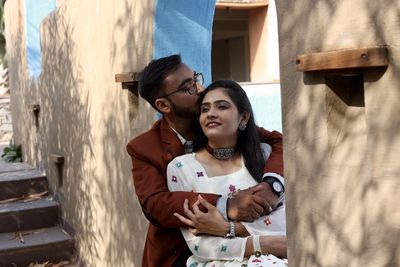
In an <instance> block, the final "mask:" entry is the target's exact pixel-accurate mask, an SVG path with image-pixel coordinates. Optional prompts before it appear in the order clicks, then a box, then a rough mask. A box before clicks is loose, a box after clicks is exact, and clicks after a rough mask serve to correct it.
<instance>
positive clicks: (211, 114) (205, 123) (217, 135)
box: [199, 87, 243, 146]
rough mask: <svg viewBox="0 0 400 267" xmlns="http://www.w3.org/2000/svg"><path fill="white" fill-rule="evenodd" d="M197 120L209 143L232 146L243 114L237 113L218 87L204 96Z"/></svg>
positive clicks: (222, 90) (230, 101) (230, 100)
mask: <svg viewBox="0 0 400 267" xmlns="http://www.w3.org/2000/svg"><path fill="white" fill-rule="evenodd" d="M199 120H200V125H201V129H202V130H203V132H204V134H205V135H206V136H207V138H208V140H209V142H210V143H214V142H217V144H218V145H227V146H234V145H235V144H236V140H237V136H238V131H239V130H238V128H239V124H240V123H241V122H242V120H243V116H242V115H240V114H239V111H238V109H237V107H236V106H235V104H234V103H233V101H232V99H231V98H230V97H229V96H228V94H227V93H226V92H225V89H224V88H221V87H218V88H216V89H214V90H212V91H210V92H208V93H207V94H206V96H205V97H204V99H203V102H202V104H201V108H200V119H199ZM217 144H216V145H217Z"/></svg>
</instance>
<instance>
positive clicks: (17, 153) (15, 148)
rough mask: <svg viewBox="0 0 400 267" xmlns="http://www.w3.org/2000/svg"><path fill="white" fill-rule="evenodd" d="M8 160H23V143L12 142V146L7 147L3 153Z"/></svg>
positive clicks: (2, 156) (3, 156)
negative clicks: (15, 143)
mask: <svg viewBox="0 0 400 267" xmlns="http://www.w3.org/2000/svg"><path fill="white" fill-rule="evenodd" d="M1 158H3V159H4V160H5V161H7V162H21V161H22V150H21V145H14V144H10V146H8V147H5V148H4V150H3V155H1Z"/></svg>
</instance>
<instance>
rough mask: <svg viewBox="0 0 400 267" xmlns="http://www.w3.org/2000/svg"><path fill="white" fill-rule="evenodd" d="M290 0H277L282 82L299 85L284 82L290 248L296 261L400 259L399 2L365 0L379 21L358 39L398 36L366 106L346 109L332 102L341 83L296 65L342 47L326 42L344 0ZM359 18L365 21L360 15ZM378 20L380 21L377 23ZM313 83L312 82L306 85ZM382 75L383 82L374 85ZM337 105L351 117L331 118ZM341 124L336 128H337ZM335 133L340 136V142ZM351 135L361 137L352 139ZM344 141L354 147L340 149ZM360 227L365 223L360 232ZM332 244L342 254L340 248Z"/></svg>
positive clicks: (374, 77) (367, 91) (368, 82)
mask: <svg viewBox="0 0 400 267" xmlns="http://www.w3.org/2000/svg"><path fill="white" fill-rule="evenodd" d="M284 2H286V3H287V4H282V2H281V3H279V1H278V3H277V5H278V19H279V18H281V19H279V20H281V21H279V32H280V33H279V34H280V37H282V36H284V37H285V38H284V40H282V38H281V40H280V46H281V47H280V51H281V59H282V61H281V82H282V88H285V86H287V85H292V88H285V89H286V90H285V89H283V90H282V101H283V122H284V124H283V125H284V128H283V132H284V135H285V139H286V141H285V142H286V143H285V146H286V147H285V162H286V167H289V168H287V169H286V170H285V176H286V177H287V179H286V180H287V183H288V184H290V187H289V188H288V191H287V203H288V206H289V208H290V209H289V208H288V210H290V211H299V212H290V211H289V212H288V214H287V216H288V235H289V247H290V248H292V249H293V250H289V257H290V258H292V259H296V260H298V262H296V263H294V266H367V265H368V266H373V264H372V263H371V259H374V258H375V256H379V257H376V258H377V259H379V261H378V262H376V265H379V266H399V265H400V262H399V260H400V259H399V257H398V255H399V252H400V244H399V243H398V240H399V239H400V231H399V229H398V227H396V224H397V225H398V220H399V216H398V215H396V216H397V217H396V216H392V215H393V213H392V211H393V210H395V209H396V207H397V206H396V205H395V203H394V198H395V196H396V195H398V194H399V190H398V185H399V184H398V182H397V181H398V179H395V177H399V176H400V166H399V165H398V164H396V165H395V164H394V159H395V153H399V149H398V148H395V147H396V145H397V147H399V146H398V145H399V144H400V137H399V135H398V132H399V130H400V129H399V126H397V124H396V125H394V124H393V123H394V122H397V121H398V114H399V112H400V107H399V105H394V102H393V98H394V99H399V97H400V95H399V94H400V93H399V90H398V88H400V82H399V79H398V78H396V73H400V65H399V64H398V63H397V62H395V60H394V57H393V53H396V58H398V57H399V56H400V55H399V49H398V47H399V42H398V38H397V39H394V38H395V37H394V36H396V34H393V35H389V34H388V31H387V30H385V28H386V27H387V26H388V25H387V24H388V21H389V20H388V19H389V18H390V19H391V21H392V23H393V24H394V22H393V21H396V18H397V21H398V18H399V17H400V3H398V2H395V1H383V2H382V1H381V2H379V1H375V2H371V1H358V2H359V3H361V4H360V5H364V6H362V7H360V10H367V11H368V12H370V13H369V14H367V17H368V18H369V22H370V23H369V24H368V27H366V29H365V31H368V32H365V33H361V34H357V35H356V36H359V38H360V39H359V40H358V41H357V40H356V42H357V44H356V45H359V47H363V46H365V39H364V38H363V37H365V36H371V35H372V37H373V38H372V39H371V40H373V42H374V43H372V44H371V45H370V46H374V45H381V44H389V45H391V44H392V45H393V44H395V45H394V46H393V47H389V62H390V64H389V67H388V69H387V70H386V72H385V73H384V74H383V76H382V77H380V76H381V75H382V73H379V71H378V72H374V71H372V72H367V73H366V74H365V76H364V77H367V78H364V88H363V91H362V93H364V96H365V105H364V106H362V105H361V106H359V107H357V105H355V106H354V107H352V106H351V105H349V106H347V107H345V109H344V110H340V109H339V110H338V109H337V106H336V105H333V106H330V107H331V108H332V109H329V106H328V105H329V101H328V100H329V99H333V98H335V97H337V98H340V96H339V95H338V92H337V91H335V90H332V88H329V87H327V86H325V87H323V86H321V85H323V84H325V80H324V78H323V77H322V76H319V75H315V74H314V75H310V74H300V73H295V72H296V71H295V69H296V66H295V58H296V55H297V54H303V53H310V52H319V51H321V50H325V49H327V50H330V49H333V48H332V47H330V48H326V46H324V45H325V44H324V41H325V40H326V39H328V38H329V36H328V33H329V32H334V30H333V27H335V26H337V24H335V22H336V23H337V22H338V21H337V20H335V17H336V16H337V11H338V10H337V8H338V7H339V6H340V5H339V4H338V3H336V2H335V1H327V0H323V1H311V2H310V3H309V4H308V5H310V7H311V6H313V8H307V7H305V6H304V3H303V1H297V2H293V4H292V3H291V4H288V3H289V2H292V1H284ZM342 2H344V1H342ZM383 7H385V8H383ZM318 10H319V11H321V10H326V11H325V12H324V14H326V15H327V16H330V17H324V19H321V17H320V16H321V12H319V13H318V12H317V11H318ZM385 10H386V12H385ZM328 14H329V15H328ZM289 16H290V18H288V17H289ZM363 16H365V14H364V15H363ZM282 18H284V19H282ZM305 18H306V19H305ZM354 20H355V21H357V14H354ZM321 21H325V22H328V21H329V22H330V23H329V24H321ZM393 24H392V25H391V26H393ZM324 26H326V28H323V27H324ZM370 26H372V27H374V28H372V30H371V28H370ZM392 28H393V27H392ZM397 28H398V27H397ZM296 29H314V30H310V31H307V30H301V31H298V30H296ZM316 29H320V30H317V31H318V32H319V33H321V35H317V34H315V30H316ZM371 32H372V33H371ZM324 33H325V34H324ZM336 34H337V33H336ZM361 38H363V39H361ZM396 40H397V41H396ZM396 42H397V43H396ZM310 44H313V46H310ZM395 46H396V47H395ZM293 73H295V75H293ZM306 82H307V83H308V84H311V86H303V85H304V83H306ZM376 82H379V84H380V88H379V89H378V88H371V87H372V86H373V85H374V83H376ZM314 85H316V86H314ZM396 88H397V89H396ZM371 90H372V91H371ZM374 90H375V91H374ZM388 95H390V97H388ZM364 96H362V97H364ZM356 97H360V95H357V96H356ZM353 100H354V99H353ZM330 104H332V103H330ZM327 107H328V109H327ZM378 108H379V112H376V111H377V110H378ZM335 109H336V110H335ZM353 111H355V112H353ZM330 112H338V113H340V112H344V113H345V114H346V117H345V119H344V120H337V121H330V124H329V125H328V126H327V127H325V126H326V125H327V123H326V121H327V118H328V116H329V115H331V113H330ZM355 125H357V126H360V127H355ZM324 127H325V128H324ZM328 127H329V129H328ZM349 129H350V130H349ZM332 133H335V134H336V136H333V137H332V136H329V135H330V134H332ZM326 136H328V138H326ZM327 139H331V140H333V141H334V143H333V146H331V149H330V146H329V144H328V142H327ZM352 140H356V141H355V142H349V141H352ZM342 142H345V147H342V148H340V147H339V148H340V149H336V148H337V146H340V144H341V143H342ZM360 144H362V145H361V146H360ZM332 147H333V150H335V152H334V153H333V154H332ZM333 159H334V161H333ZM386 163H387V165H386ZM394 166H396V167H394ZM334 175H337V176H336V177H337V180H336V181H335V182H333V181H332V177H334ZM328 176H329V177H330V178H329V179H325V178H326V177H328ZM349 177H354V179H350V178H349ZM360 177H362V178H360ZM378 180H379V183H378ZM310 192H312V194H310ZM378 192H385V196H382V195H379V197H377V195H376V194H378ZM338 194H340V195H341V197H338ZM343 196H347V197H346V198H344V197H343ZM397 210H398V208H397ZM302 211H305V212H302ZM396 220H397V223H396ZM355 226H356V227H355ZM357 227H358V229H360V230H359V231H354V229H357ZM310 234H311V235H310ZM294 248H296V249H294ZM377 248H380V249H377ZM332 251H335V252H339V251H340V254H335V255H331V254H332ZM342 255H343V256H345V257H341V256H342ZM342 258H345V259H346V260H347V261H346V262H343V261H342ZM349 259H350V261H348V260H349ZM367 261H368V263H367Z"/></svg>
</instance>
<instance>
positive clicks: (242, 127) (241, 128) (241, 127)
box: [239, 122, 246, 131]
mask: <svg viewBox="0 0 400 267" xmlns="http://www.w3.org/2000/svg"><path fill="white" fill-rule="evenodd" d="M245 129H246V123H245V122H242V123H240V125H239V130H241V131H244V130H245Z"/></svg>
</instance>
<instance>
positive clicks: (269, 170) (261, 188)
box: [226, 127, 284, 221]
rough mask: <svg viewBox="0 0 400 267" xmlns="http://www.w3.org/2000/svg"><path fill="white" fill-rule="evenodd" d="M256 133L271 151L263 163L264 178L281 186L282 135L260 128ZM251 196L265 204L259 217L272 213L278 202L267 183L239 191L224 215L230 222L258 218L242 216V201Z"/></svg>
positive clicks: (276, 196) (230, 201) (228, 204)
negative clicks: (271, 178)
mask: <svg viewBox="0 0 400 267" xmlns="http://www.w3.org/2000/svg"><path fill="white" fill-rule="evenodd" d="M258 132H259V135H260V141H261V142H263V143H267V144H269V145H270V146H271V149H272V151H271V154H270V155H269V157H268V158H267V160H266V161H265V165H264V178H266V177H274V178H276V179H278V180H279V181H280V182H281V183H282V185H284V178H283V144H282V134H281V133H279V132H277V131H273V132H270V131H267V130H265V129H264V128H262V127H260V128H258ZM265 180H266V179H265ZM265 180H264V181H265ZM252 194H253V195H257V196H260V197H261V198H262V199H264V200H265V201H266V202H267V205H265V206H266V207H267V208H266V209H265V210H264V211H263V212H261V213H260V215H262V214H269V213H270V212H271V211H272V208H271V207H275V206H276V205H277V204H278V201H279V197H278V195H277V194H275V193H274V192H273V191H272V188H271V186H270V185H269V183H267V182H262V183H260V184H259V185H257V186H256V187H253V188H249V189H247V190H243V191H240V192H239V193H238V194H237V195H236V196H235V197H233V198H231V199H229V200H228V202H227V212H226V213H227V215H228V216H227V217H228V218H229V219H230V220H234V221H253V220H255V219H257V218H258V216H253V217H251V218H249V217H248V214H247V217H244V216H243V215H242V211H243V209H244V207H243V206H242V203H243V199H245V198H247V197H248V196H249V195H252Z"/></svg>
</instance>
